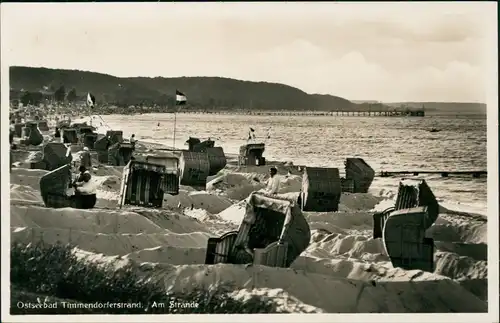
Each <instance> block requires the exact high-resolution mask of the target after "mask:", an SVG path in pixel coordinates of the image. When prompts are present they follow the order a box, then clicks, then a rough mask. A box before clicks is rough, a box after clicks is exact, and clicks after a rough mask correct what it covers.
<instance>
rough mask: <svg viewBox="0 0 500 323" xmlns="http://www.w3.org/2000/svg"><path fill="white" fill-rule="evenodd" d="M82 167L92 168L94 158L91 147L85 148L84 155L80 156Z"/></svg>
mask: <svg viewBox="0 0 500 323" xmlns="http://www.w3.org/2000/svg"><path fill="white" fill-rule="evenodd" d="M80 165H81V166H85V168H87V169H91V168H92V158H91V156H90V151H89V147H83V151H82V154H81V155H80Z"/></svg>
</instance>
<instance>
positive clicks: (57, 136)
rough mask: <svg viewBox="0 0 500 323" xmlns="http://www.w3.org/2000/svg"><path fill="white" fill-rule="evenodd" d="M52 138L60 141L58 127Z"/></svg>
mask: <svg viewBox="0 0 500 323" xmlns="http://www.w3.org/2000/svg"><path fill="white" fill-rule="evenodd" d="M54 138H56V139H57V140H61V131H60V130H59V128H58V127H56V131H55V132H54Z"/></svg>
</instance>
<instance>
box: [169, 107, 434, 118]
mask: <svg viewBox="0 0 500 323" xmlns="http://www.w3.org/2000/svg"><path fill="white" fill-rule="evenodd" d="M167 112H173V111H167ZM177 113H182V114H219V115H220V114H227V115H253V116H332V117H333V116H338V117H425V112H424V111H422V110H418V111H404V110H390V111H389V110H388V111H355V110H352V111H292V110H290V111H271V110H269V111H266V110H263V111H256V110H252V111H246V110H231V111H224V110H204V111H201V110H188V109H186V110H181V111H178V112H177Z"/></svg>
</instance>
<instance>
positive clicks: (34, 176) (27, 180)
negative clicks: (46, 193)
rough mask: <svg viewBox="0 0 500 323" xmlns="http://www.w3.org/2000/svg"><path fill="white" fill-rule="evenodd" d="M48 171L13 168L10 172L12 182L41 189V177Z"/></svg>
mask: <svg viewBox="0 0 500 323" xmlns="http://www.w3.org/2000/svg"><path fill="white" fill-rule="evenodd" d="M47 173H48V171H46V170H41V169H25V168H13V169H12V172H11V173H10V184H18V185H24V186H29V187H31V188H33V189H34V190H37V191H39V190H40V178H41V177H42V176H43V175H45V174H47Z"/></svg>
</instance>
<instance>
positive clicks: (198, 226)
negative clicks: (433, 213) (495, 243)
mask: <svg viewBox="0 0 500 323" xmlns="http://www.w3.org/2000/svg"><path fill="white" fill-rule="evenodd" d="M50 136H51V134H50V133H45V140H49V139H50ZM157 148H159V145H158V144H154V145H153V144H149V143H146V142H140V143H138V145H137V148H136V152H135V155H136V156H137V158H141V156H142V155H146V154H148V153H151V151H153V150H154V149H157ZM36 150H37V149H36V148H33V149H30V151H27V150H26V148H23V147H18V149H17V151H14V155H13V160H12V161H11V162H12V164H13V165H15V166H14V167H13V168H12V171H11V174H10V189H11V193H10V198H11V201H10V204H11V216H10V219H11V220H10V221H11V222H10V226H11V239H12V240H11V241H12V244H15V243H22V244H24V245H26V244H30V243H31V244H35V243H37V242H39V241H43V243H44V244H45V245H56V244H57V243H62V244H70V245H71V246H73V247H74V249H73V252H74V254H75V255H76V256H77V257H78V258H79V259H80V261H82V262H84V263H85V262H92V263H97V264H98V263H104V264H108V265H109V264H111V265H112V266H116V268H119V267H121V266H124V265H125V264H127V263H133V264H136V265H137V268H142V269H141V270H139V269H138V272H140V273H142V270H144V271H147V272H148V277H152V278H151V279H153V280H154V281H155V282H157V283H158V284H159V285H160V286H164V288H165V290H169V291H174V292H176V291H178V292H185V291H189V290H194V289H198V288H201V289H206V290H210V289H213V288H217V286H222V285H224V286H226V285H228V284H229V285H230V286H232V288H231V290H228V291H227V293H229V294H230V295H231V297H234V298H237V299H243V300H244V299H245V297H249V296H248V295H257V296H259V297H261V298H266V297H267V298H268V299H271V300H272V301H273V302H275V303H280V304H281V305H280V306H281V307H282V309H283V311H288V312H298V313H312V312H316V313H369V312H373V313H380V312H384V313H402V312H413V313H415V312H486V311H487V278H488V274H487V232H486V227H487V220H486V217H484V216H477V215H476V216H473V215H470V214H468V213H465V212H457V211H453V210H449V209H447V208H444V207H441V212H440V214H439V218H438V220H437V221H436V222H435V224H434V225H433V226H432V227H431V228H430V229H429V230H428V231H427V233H426V235H427V237H429V238H433V239H434V241H435V255H434V259H435V271H434V272H433V273H429V272H424V271H420V270H410V271H408V270H403V269H401V268H393V267H392V265H391V262H390V260H389V257H388V256H387V255H386V252H385V250H384V246H383V243H382V240H381V239H372V225H373V224H372V215H373V213H374V212H375V211H382V210H384V209H386V208H387V207H388V206H391V205H393V204H394V200H395V197H394V194H388V193H387V192H385V191H384V190H382V191H380V194H378V195H377V194H372V193H355V194H354V193H343V194H342V196H341V200H340V205H339V211H338V212H328V213H322V212H305V213H304V214H305V218H306V220H307V221H308V224H309V226H310V228H311V240H310V244H309V246H308V247H307V249H306V250H305V251H304V252H303V253H302V254H301V255H300V257H299V258H298V259H296V260H295V261H294V262H293V264H292V265H291V267H290V268H271V267H265V266H253V265H232V264H217V265H212V266H209V265H205V264H204V261H205V253H206V247H207V241H208V239H209V238H210V237H217V236H220V235H221V234H223V233H225V232H228V231H231V230H236V229H237V228H238V225H239V223H240V222H241V220H242V218H243V215H244V212H245V211H244V208H243V206H242V205H243V203H244V202H242V200H244V199H245V198H246V197H247V196H248V195H249V194H250V193H251V192H253V191H257V190H259V189H261V188H263V187H264V184H263V183H264V181H265V179H266V176H267V175H266V174H267V171H268V167H246V168H240V167H238V165H237V160H236V159H235V158H234V156H231V155H228V164H227V166H226V167H225V168H224V169H223V170H222V171H220V172H219V173H218V174H217V175H215V176H211V177H210V178H209V179H208V180H207V185H206V188H205V190H200V189H194V188H192V187H189V186H181V188H180V192H179V195H177V196H170V195H168V194H166V195H165V196H164V202H163V207H162V209H148V208H141V207H131V206H124V207H123V208H121V209H119V208H118V207H117V206H118V198H119V188H120V184H121V180H122V170H123V167H119V166H108V165H100V164H99V163H98V161H97V160H93V165H97V166H96V167H94V169H93V170H92V175H93V177H94V179H95V180H96V181H97V182H98V184H99V187H98V191H97V197H98V202H97V205H96V208H94V209H91V210H80V209H73V208H61V209H51V208H46V207H45V206H44V204H43V201H42V198H41V195H40V187H39V180H40V177H41V176H42V175H43V174H45V173H47V171H44V170H36V169H28V168H29V161H30V159H31V158H32V156H33V155H34V154H36ZM73 150H75V151H74V152H73V158H77V157H78V150H79V149H78V148H74V149H73ZM268 164H269V165H276V167H277V168H278V173H279V174H281V175H285V174H287V173H288V172H290V173H291V175H289V176H288V177H287V180H286V182H283V183H282V184H281V188H280V194H285V195H286V194H288V195H294V194H298V192H299V190H300V187H301V175H300V174H294V170H295V169H296V167H294V166H286V165H290V163H288V164H286V165H285V161H271V162H269V163H268ZM144 268H148V269H147V270H145V269H144Z"/></svg>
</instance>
